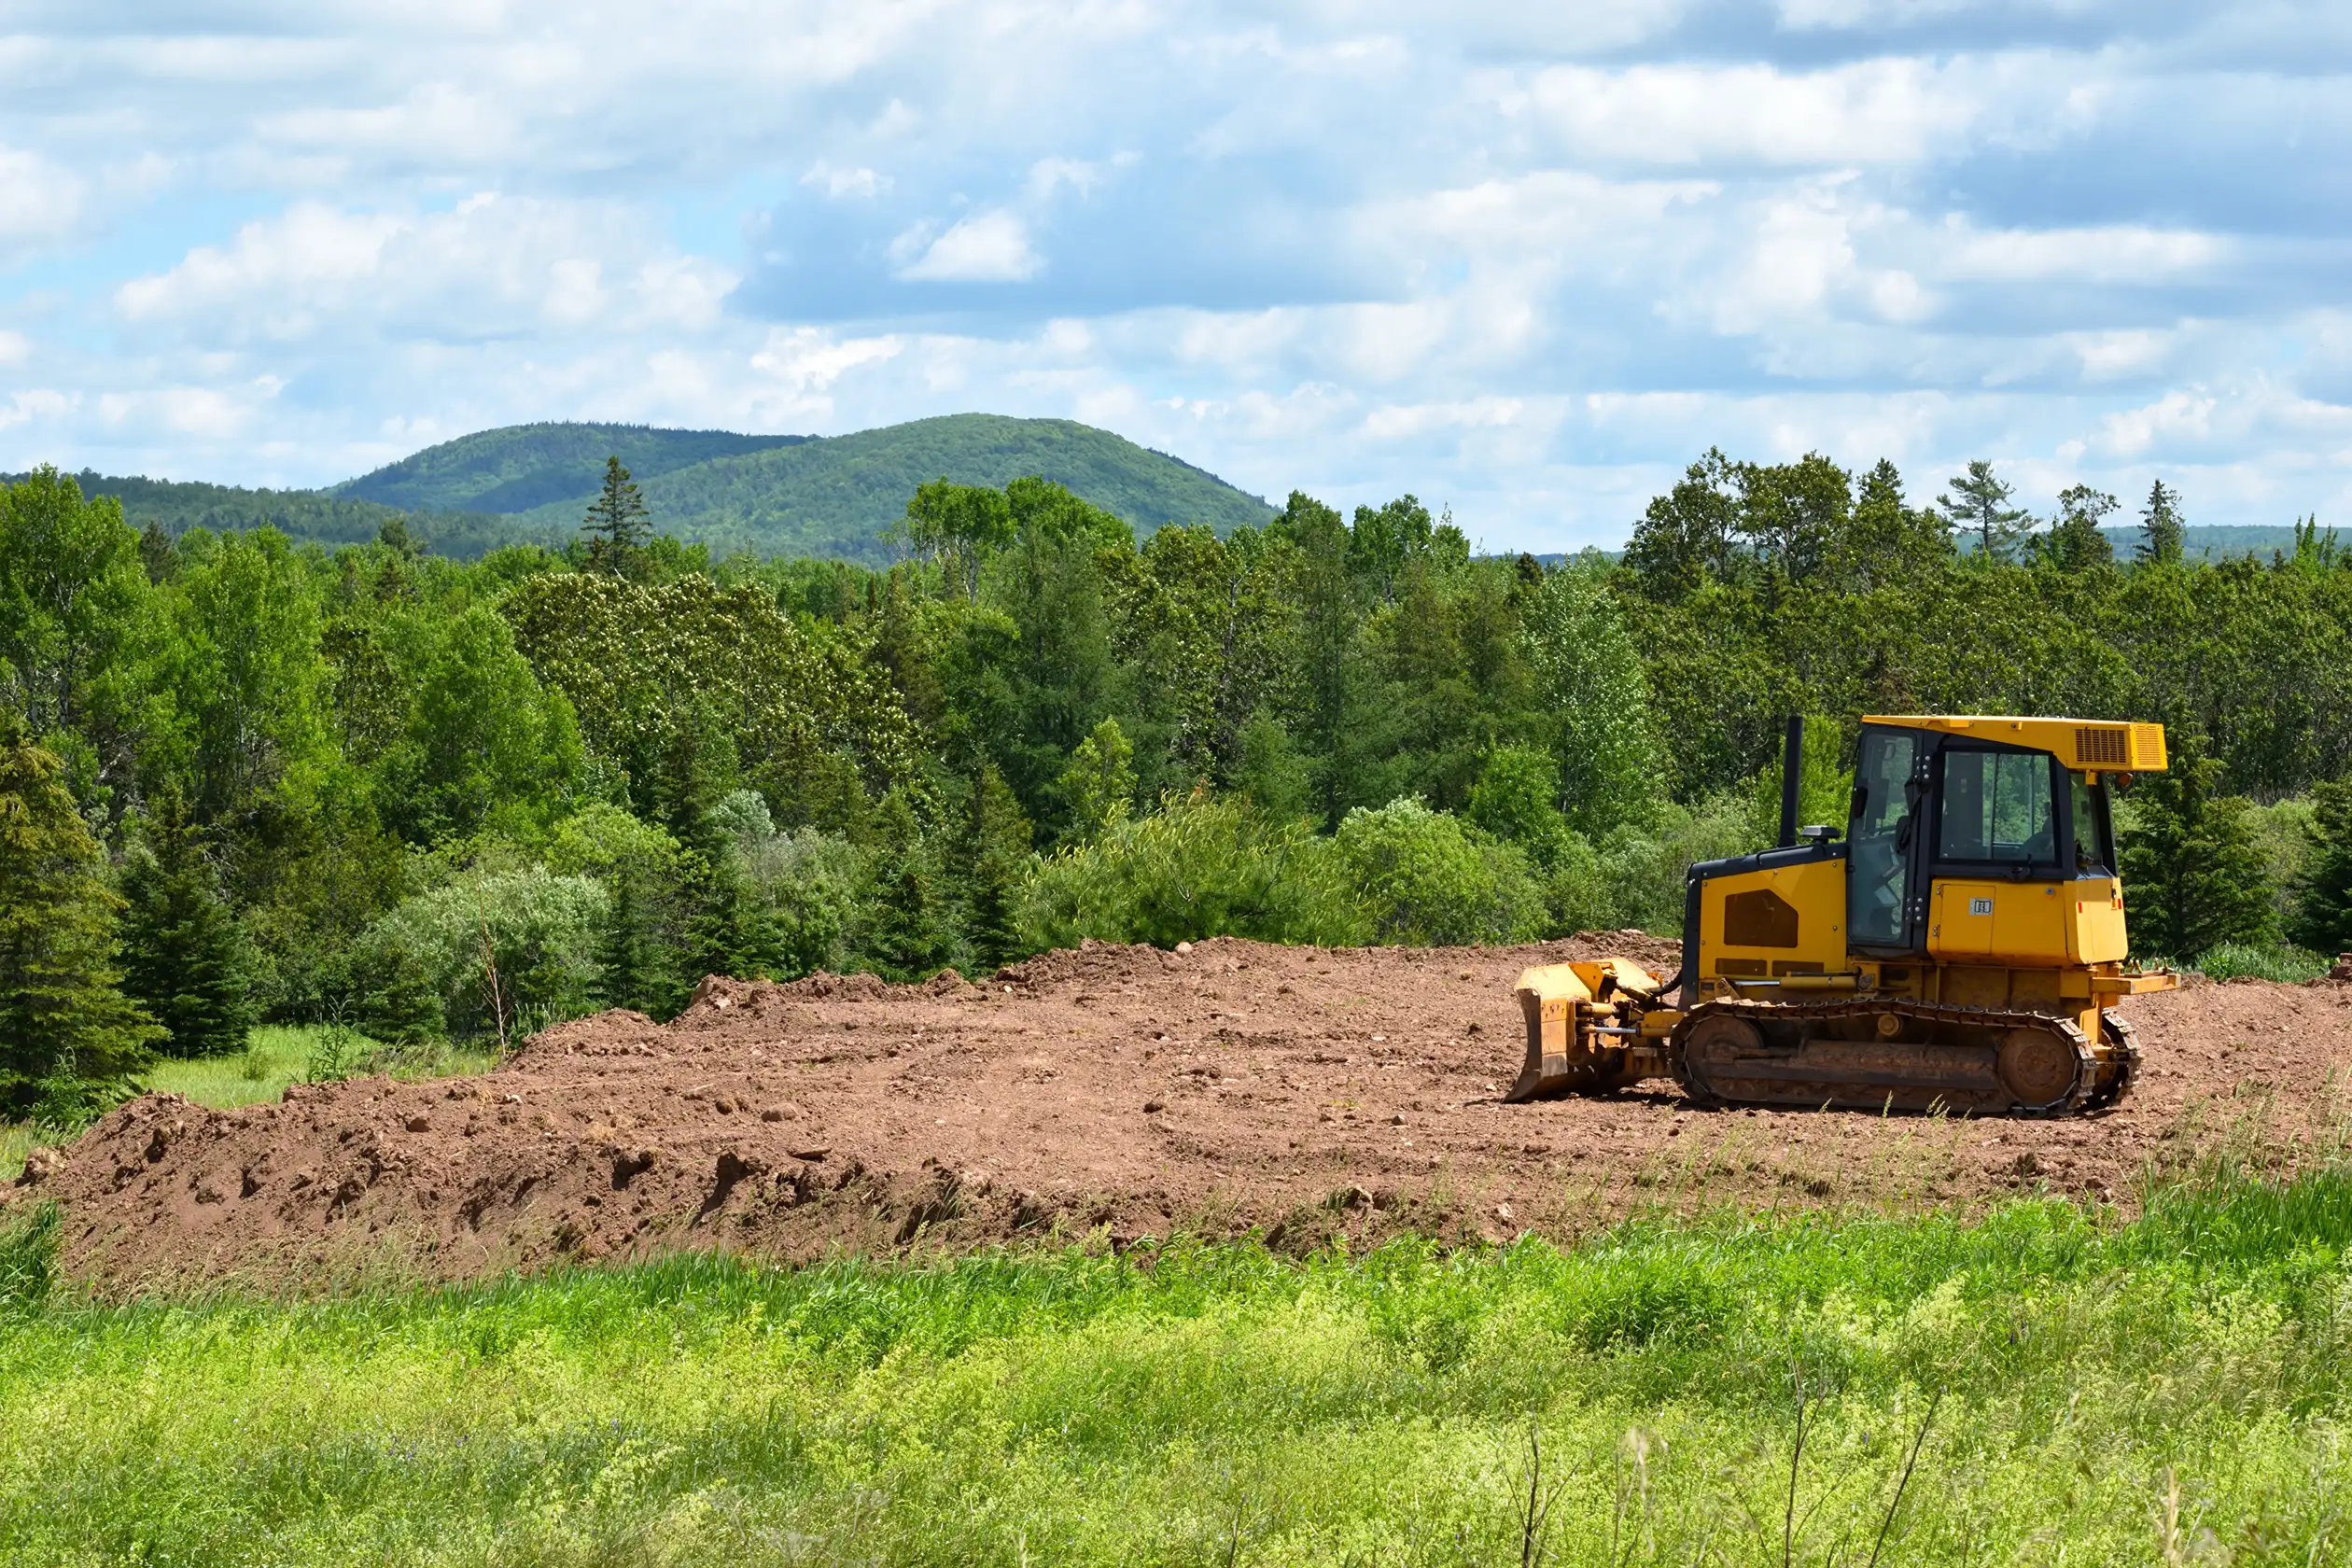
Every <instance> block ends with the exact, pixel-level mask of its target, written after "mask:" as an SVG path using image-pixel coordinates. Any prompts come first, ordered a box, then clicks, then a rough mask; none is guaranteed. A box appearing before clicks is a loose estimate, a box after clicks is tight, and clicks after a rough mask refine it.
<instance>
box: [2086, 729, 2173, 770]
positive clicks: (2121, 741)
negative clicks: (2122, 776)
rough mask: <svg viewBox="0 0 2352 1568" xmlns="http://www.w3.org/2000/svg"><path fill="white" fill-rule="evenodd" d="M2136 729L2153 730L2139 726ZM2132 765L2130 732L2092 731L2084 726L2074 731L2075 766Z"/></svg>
mask: <svg viewBox="0 0 2352 1568" xmlns="http://www.w3.org/2000/svg"><path fill="white" fill-rule="evenodd" d="M2137 727H2138V728H2143V729H2148V728H2153V727H2154V726H2152V725H2140V726H2137ZM2131 763H2132V733H2131V731H2130V730H2126V729H2121V728H2116V729H2093V727H2092V726H2090V725H2088V724H2085V725H2083V726H2082V727H2081V728H2080V729H2079V730H2077V731H2075V766H2077V767H2085V768H2093V767H2102V768H2120V767H2129V766H2130V765H2131Z"/></svg>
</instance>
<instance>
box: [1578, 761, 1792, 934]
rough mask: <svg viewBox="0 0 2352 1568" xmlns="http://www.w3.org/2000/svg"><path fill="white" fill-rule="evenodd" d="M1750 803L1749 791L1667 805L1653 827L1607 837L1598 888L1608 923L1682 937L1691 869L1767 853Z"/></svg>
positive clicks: (1626, 828)
mask: <svg viewBox="0 0 2352 1568" xmlns="http://www.w3.org/2000/svg"><path fill="white" fill-rule="evenodd" d="M1751 798H1752V796H1751V793H1750V792H1749V791H1745V790H1742V789H1732V790H1727V791H1723V792H1721V793H1720V794H1715V795H1711V796H1709V797H1707V798H1706V799H1705V800H1702V801H1701V802H1700V803H1699V804H1698V805H1696V806H1682V805H1664V806H1660V807H1659V809H1658V811H1657V813H1656V814H1655V815H1654V816H1653V817H1652V819H1650V821H1649V822H1648V823H1646V824H1645V825H1643V826H1639V827H1635V826H1631V825H1628V826H1624V827H1620V828H1617V829H1616V830H1615V831H1613V832H1612V833H1609V834H1607V835H1606V836H1605V837H1603V839H1602V841H1601V843H1600V845H1599V862H1600V863H1599V882H1600V885H1601V886H1602V887H1603V888H1605V889H1607V890H1608V914H1607V919H1606V922H1605V923H1607V924H1609V925H1612V926H1639V927H1640V928H1641V929H1642V930H1644V931H1656V932H1659V933H1660V934H1661V935H1680V934H1681V931H1682V922H1683V883H1684V879H1685V877H1686V876H1687V875H1688V873H1689V871H1690V868H1691V867H1692V866H1694V865H1696V864H1698V863H1699V862H1700V861H1719V860H1722V859H1724V858H1726V857H1727V856H1731V855H1744V854H1746V853H1748V852H1749V851H1750V850H1753V849H1757V848H1759V847H1762V846H1761V843H1760V842H1759V840H1758V839H1757V830H1756V825H1755V821H1754V815H1753V813H1752V811H1751V810H1750V800H1751ZM1595 923H1596V924H1598V923H1600V922H1595Z"/></svg>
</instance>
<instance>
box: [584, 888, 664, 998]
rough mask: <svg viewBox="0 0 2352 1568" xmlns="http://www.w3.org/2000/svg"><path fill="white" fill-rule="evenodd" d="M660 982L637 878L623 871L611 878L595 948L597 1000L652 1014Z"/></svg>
mask: <svg viewBox="0 0 2352 1568" xmlns="http://www.w3.org/2000/svg"><path fill="white" fill-rule="evenodd" d="M660 979H661V976H660V973H659V966H658V965H657V963H656V961H655V958H654V953H653V945H652V940H651V934H650V933H649V931H647V923H646V918H645V908H644V903H643V901H642V900H641V899H640V898H639V896H638V893H637V878H636V877H635V876H632V875H629V874H628V873H627V871H625V870H624V871H623V873H622V874H621V875H619V876H616V877H614V878H613V886H612V904H611V907H610V909H609V911H608V912H607V914H606V916H605V928H604V931H603V933H602V937H601V940H599V941H598V943H597V944H596V987H595V996H596V1000H597V1001H600V1002H602V1003H604V1005H606V1006H607V1007H628V1008H634V1009H636V1010H637V1012H639V1013H651V1012H652V1011H653V1010H654V1008H655V1007H656V1006H658V1005H659V998H658V996H657V992H658V991H659V990H660V988H661V987H660Z"/></svg>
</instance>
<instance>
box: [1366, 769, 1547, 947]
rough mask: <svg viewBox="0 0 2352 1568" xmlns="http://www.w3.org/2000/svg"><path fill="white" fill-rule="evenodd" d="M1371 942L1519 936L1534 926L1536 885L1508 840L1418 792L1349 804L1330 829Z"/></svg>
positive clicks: (1537, 923)
mask: <svg viewBox="0 0 2352 1568" xmlns="http://www.w3.org/2000/svg"><path fill="white" fill-rule="evenodd" d="M1332 846H1333V848H1334V849H1336V850H1337V853H1338V855H1339V858H1340V860H1341V861H1342V862H1343V863H1344V864H1345V865H1346V866H1347V869H1348V872H1349V874H1350V875H1351V876H1352V877H1353V879H1354V882H1355V887H1356V896H1357V898H1358V900H1359V901H1360V902H1361V903H1363V905H1364V907H1365V911H1366V913H1367V914H1368V915H1369V916H1370V917H1371V922H1372V934H1373V938H1374V940H1376V941H1379V942H1394V943H1404V944H1409V945H1414V946H1449V945H1461V944H1467V943H1473V942H1526V941H1530V940H1532V939H1533V938H1534V937H1535V936H1537V935H1539V934H1541V932H1542V930H1543V924H1544V893H1543V889H1542V888H1541V887H1540V886H1539V885H1538V884H1537V882H1536V880H1535V877H1534V875H1533V873H1532V872H1531V871H1530V870H1529V869H1528V863H1527V857H1526V855H1524V854H1523V853H1521V852H1520V850H1519V847H1517V846H1516V845H1510V844H1505V843H1501V842H1498V841H1497V840H1494V839H1492V838H1489V837H1487V836H1486V835H1484V834H1482V833H1477V832H1476V830H1474V829H1470V828H1467V827H1465V826H1464V825H1463V822H1462V821H1461V819H1458V818H1456V817H1453V816H1451V815H1450V814H1449V813H1447V812H1443V811H1432V810H1431V809H1430V808H1429V807H1428V806H1427V805H1423V804H1422V803H1421V801H1420V800H1419V799H1418V798H1415V797H1410V796H1408V797H1406V798H1404V799H1401V800H1393V801H1391V802H1389V803H1388V805H1384V806H1381V807H1380V808H1379V810H1377V811H1376V810H1373V809H1371V808H1369V807H1366V806H1358V807H1356V808H1355V809H1354V810H1353V811H1351V812H1349V813H1348V815H1347V817H1346V819H1344V820H1342V821H1341V822H1340V824H1339V831H1338V833H1337V834H1335V835H1334V836H1333V840H1332Z"/></svg>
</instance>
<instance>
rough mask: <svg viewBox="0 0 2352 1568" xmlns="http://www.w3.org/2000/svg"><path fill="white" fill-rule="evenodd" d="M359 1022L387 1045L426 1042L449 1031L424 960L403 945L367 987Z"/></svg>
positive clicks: (438, 1037) (438, 991)
mask: <svg viewBox="0 0 2352 1568" xmlns="http://www.w3.org/2000/svg"><path fill="white" fill-rule="evenodd" d="M360 1022H361V1023H363V1024H365V1025H366V1026H367V1030H368V1032H369V1033H370V1034H371V1035H373V1036H374V1037H375V1038H376V1039H378V1040H381V1041H383V1042H384V1043H385V1044H387V1045H425V1044H429V1043H432V1042H434V1041H436V1040H439V1039H441V1037H442V1036H443V1035H444V1034H446V1033H447V1032H448V1031H449V1021H448V1018H447V1015H445V1013H444V1011H443V1009H442V1006H441V991H440V990H439V988H438V987H435V986H434V984H433V978H432V976H431V975H429V974H427V973H426V972H425V962H424V960H423V959H419V958H418V957H417V956H416V955H415V954H414V953H413V952H411V951H409V950H408V949H407V948H405V947H403V948H400V949H399V950H398V951H396V952H395V953H394V954H393V955H392V959H391V962H390V966H389V967H388V968H387V969H386V970H385V972H384V973H382V974H381V975H379V976H377V978H376V982H375V984H374V985H372V986H371V987H369V988H368V992H367V996H366V998H365V1001H364V1003H363V1005H362V1008H361V1012H360Z"/></svg>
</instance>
